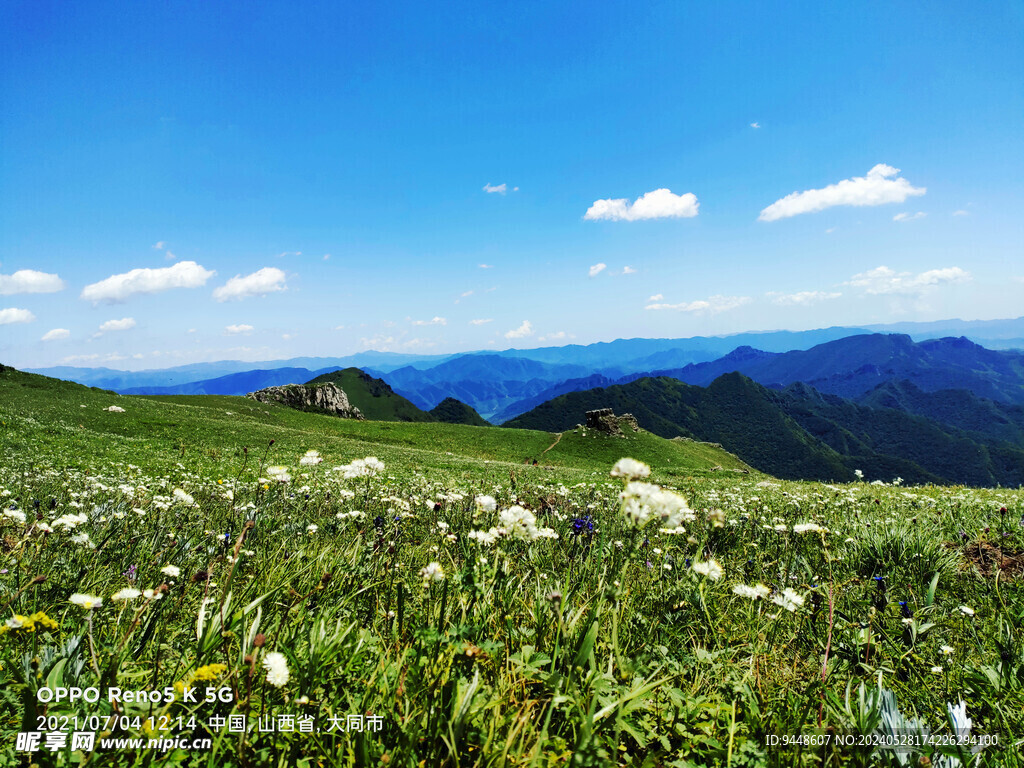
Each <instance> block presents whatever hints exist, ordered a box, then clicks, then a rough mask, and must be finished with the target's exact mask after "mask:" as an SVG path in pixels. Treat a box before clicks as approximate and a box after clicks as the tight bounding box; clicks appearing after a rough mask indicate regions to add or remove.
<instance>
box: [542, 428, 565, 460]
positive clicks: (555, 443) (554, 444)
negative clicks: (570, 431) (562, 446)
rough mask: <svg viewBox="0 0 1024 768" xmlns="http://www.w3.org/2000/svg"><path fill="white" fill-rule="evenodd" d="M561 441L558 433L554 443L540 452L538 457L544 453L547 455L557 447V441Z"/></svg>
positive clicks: (560, 435) (560, 434)
mask: <svg viewBox="0 0 1024 768" xmlns="http://www.w3.org/2000/svg"><path fill="white" fill-rule="evenodd" d="M561 439H562V433H561V432H559V433H558V436H557V437H556V438H555V442H553V443H552V444H551V445H549V446H548V447H547V448H545V449H544V450H543V451H541V452H540V455H541V456H543V455H544V454H545V453H547V452H548V451H550V450H551V449H552V448H554V447H555V446H556V445H558V441H559V440H561Z"/></svg>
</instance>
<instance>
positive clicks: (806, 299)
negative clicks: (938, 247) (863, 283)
mask: <svg viewBox="0 0 1024 768" xmlns="http://www.w3.org/2000/svg"><path fill="white" fill-rule="evenodd" d="M765 295H766V296H768V297H769V298H770V299H771V300H772V303H773V304H778V305H780V306H783V307H793V306H801V307H807V306H810V305H811V304H817V303H819V302H822V301H829V300H830V299H838V298H839V297H840V296H842V295H843V294H841V293H830V292H828V291H800V292H799V293H776V292H775V291H769V292H768V293H767V294H765Z"/></svg>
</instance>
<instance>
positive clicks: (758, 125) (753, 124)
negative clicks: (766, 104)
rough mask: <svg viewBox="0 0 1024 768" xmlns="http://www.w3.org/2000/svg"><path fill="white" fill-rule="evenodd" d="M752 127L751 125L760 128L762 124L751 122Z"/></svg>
mask: <svg viewBox="0 0 1024 768" xmlns="http://www.w3.org/2000/svg"><path fill="white" fill-rule="evenodd" d="M750 127H751V128H760V127H761V124H760V123H751V124H750Z"/></svg>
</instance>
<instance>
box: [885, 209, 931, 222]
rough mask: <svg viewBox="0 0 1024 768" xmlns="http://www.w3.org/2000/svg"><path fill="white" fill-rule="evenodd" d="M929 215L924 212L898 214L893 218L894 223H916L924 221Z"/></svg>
mask: <svg viewBox="0 0 1024 768" xmlns="http://www.w3.org/2000/svg"><path fill="white" fill-rule="evenodd" d="M927 215H928V214H927V213H925V212H924V211H918V212H917V213H897V214H896V215H895V216H893V217H892V220H893V221H914V219H923V218H924V217H925V216H927Z"/></svg>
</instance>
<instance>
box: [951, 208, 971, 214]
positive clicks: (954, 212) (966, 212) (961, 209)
mask: <svg viewBox="0 0 1024 768" xmlns="http://www.w3.org/2000/svg"><path fill="white" fill-rule="evenodd" d="M953 215H954V216H970V215H971V212H970V211H965V210H964V209H963V208H960V209H959V210H956V211H953Z"/></svg>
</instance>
